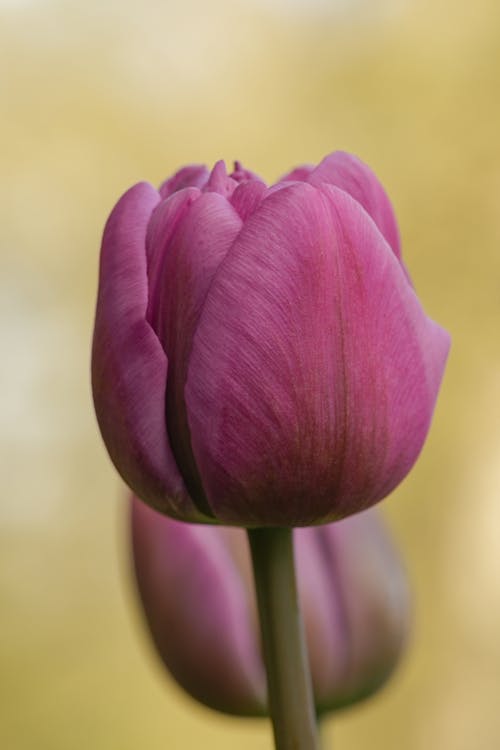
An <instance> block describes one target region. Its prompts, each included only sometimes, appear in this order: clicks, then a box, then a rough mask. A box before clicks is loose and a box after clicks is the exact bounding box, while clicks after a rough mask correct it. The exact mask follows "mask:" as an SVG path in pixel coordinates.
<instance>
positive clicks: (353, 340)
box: [92, 152, 449, 527]
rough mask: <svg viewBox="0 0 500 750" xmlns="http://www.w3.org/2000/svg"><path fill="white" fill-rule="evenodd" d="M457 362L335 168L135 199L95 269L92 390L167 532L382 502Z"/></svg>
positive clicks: (386, 208)
mask: <svg viewBox="0 0 500 750" xmlns="http://www.w3.org/2000/svg"><path fill="white" fill-rule="evenodd" d="M448 348H449V338H448V335H447V333H446V332H445V331H443V329H441V328H440V327H439V326H438V325H437V324H436V323H434V322H433V321H432V320H430V319H429V318H428V317H427V316H426V315H425V313H424V311H423V310H422V307H421V305H420V302H419V300H418V298H417V296H416V294H415V291H414V289H413V287H412V285H411V283H410V281H409V277H408V274H407V271H406V269H405V267H404V266H403V264H402V261H401V251H400V242H399V234H398V229H397V225H396V220H395V217H394V214H393V211H392V208H391V205H390V202H389V200H388V198H387V196H386V194H385V192H384V190H383V188H382V186H381V185H380V183H379V182H378V180H377V178H376V177H375V175H374V174H373V173H372V172H371V171H370V170H369V169H368V167H367V166H366V165H364V164H363V163H362V162H360V161H359V160H358V159H356V158H355V157H353V156H350V155H348V154H345V153H341V152H336V153H334V154H331V155H330V156H328V157H326V158H325V159H324V160H323V161H322V162H321V164H320V165H319V166H317V167H316V168H313V167H307V166H306V167H301V168H298V169H296V170H294V171H292V172H291V173H290V174H288V175H287V176H285V177H284V178H283V179H282V180H281V181H279V182H278V183H277V184H275V185H273V186H272V187H267V186H266V185H265V184H264V182H263V181H262V180H260V179H259V178H258V177H257V176H255V175H254V174H252V173H251V172H249V171H247V170H245V169H243V167H242V166H241V165H240V164H238V163H237V164H236V165H235V170H234V172H233V173H232V174H231V175H227V173H226V170H225V167H224V164H223V163H222V162H219V163H218V164H216V165H215V167H214V169H213V170H212V172H210V173H209V172H208V170H206V169H205V167H201V166H190V167H185V168H184V169H182V170H180V171H179V172H177V173H176V174H175V175H174V176H173V177H171V178H170V179H169V180H167V181H166V182H165V183H164V184H163V185H162V186H161V187H160V189H159V191H158V190H156V189H155V188H153V187H152V186H151V185H149V184H147V183H140V184H138V185H136V186H134V187H133V188H131V189H130V190H129V191H128V192H127V193H126V194H125V195H124V196H123V197H122V198H121V199H120V201H119V202H118V204H117V206H116V207H115V209H114V210H113V212H112V214H111V216H110V218H109V220H108V223H107V225H106V229H105V231H104V238H103V243H102V252H101V266H100V281H99V295H98V302H97V313H96V323H95V332H94V345H93V361H92V381H93V392H94V401H95V407H96V412H97V417H98V421H99V425H100V428H101V432H102V435H103V438H104V441H105V443H106V446H107V448H108V451H109V454H110V456H111V458H112V460H113V462H114V463H115V465H116V467H117V469H118V471H119V472H120V474H121V475H122V477H123V478H124V480H125V481H126V482H127V483H128V485H129V486H130V487H131V488H132V489H133V491H134V492H135V493H136V494H137V495H138V496H139V497H141V499H142V500H144V501H145V502H146V503H148V504H149V505H151V506H153V507H154V508H156V509H158V510H160V511H162V512H163V513H165V514H167V515H170V516H172V517H174V518H178V519H182V520H187V521H205V522H212V523H213V522H219V523H223V524H231V525H240V526H248V527H252V526H273V525H278V526H284V525H285V526H300V525H308V524H317V523H325V522H328V521H332V520H336V519H339V518H342V517H345V516H348V515H350V514H352V513H355V512H358V511H361V510H363V509H365V508H368V507H369V506H371V505H373V504H374V503H375V502H377V501H378V500H380V499H381V498H383V497H384V496H386V495H387V494H388V493H389V492H391V491H392V490H393V489H394V488H395V487H396V486H397V484H398V483H399V482H400V481H401V480H402V479H403V478H404V477H405V475H406V474H407V473H408V471H409V470H410V468H411V467H412V465H413V464H414V462H415V460H416V458H417V456H418V454H419V452H420V450H421V448H422V445H423V443H424V440H425V437H426V434H427V431H428V429H429V425H430V421H431V416H432V412H433V409H434V404H435V400H436V397H437V393H438V389H439V384H440V381H441V377H442V374H443V370H444V365H445V360H446V357H447V353H448Z"/></svg>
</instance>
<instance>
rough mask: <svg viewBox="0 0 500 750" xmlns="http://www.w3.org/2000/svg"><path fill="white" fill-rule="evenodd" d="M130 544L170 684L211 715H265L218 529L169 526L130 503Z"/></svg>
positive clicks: (240, 600) (252, 635) (243, 599)
mask: <svg viewBox="0 0 500 750" xmlns="http://www.w3.org/2000/svg"><path fill="white" fill-rule="evenodd" d="M132 537H133V549H134V562H135V571H136V577H137V583H138V587H139V591H140V594H141V598H142V602H143V605H144V610H145V612H146V615H147V619H148V623H149V627H150V629H151V633H152V635H153V638H154V641H155V643H156V646H157V648H158V651H159V653H160V655H161V657H162V659H163V661H164V662H165V664H166V666H167V668H168V669H169V670H170V671H171V673H172V674H173V676H174V677H175V679H176V680H177V681H178V682H179V683H180V684H181V685H182V686H183V687H184V688H185V689H186V690H187V691H188V692H189V693H191V695H193V696H194V697H195V698H197V699H198V700H200V701H201V702H202V703H205V704H206V705H208V706H211V707H212V708H215V709H217V710H220V711H225V712H228V713H235V714H238V715H248V716H250V715H262V714H263V713H265V703H266V696H265V676H264V669H263V664H262V658H261V656H260V653H259V651H258V645H257V640H258V639H257V635H256V631H255V628H254V626H253V624H252V623H253V618H252V615H251V612H250V608H249V601H248V593H247V590H246V587H245V585H244V583H243V580H242V578H241V576H240V575H239V573H238V569H237V568H236V567H235V565H234V563H233V560H232V558H231V554H230V552H229V550H228V549H227V547H226V546H225V545H224V544H223V543H222V538H221V536H220V534H219V529H218V528H216V527H215V528H214V527H207V526H200V525H191V524H184V523H179V522H176V521H171V520H170V519H168V518H165V517H163V516H159V515H158V514H157V513H155V511H153V510H151V509H150V508H148V507H147V506H145V505H144V504H143V503H141V502H140V501H138V500H137V499H134V500H133V504H132ZM241 542H242V543H243V544H245V542H246V540H245V539H244V538H243V537H242V539H241Z"/></svg>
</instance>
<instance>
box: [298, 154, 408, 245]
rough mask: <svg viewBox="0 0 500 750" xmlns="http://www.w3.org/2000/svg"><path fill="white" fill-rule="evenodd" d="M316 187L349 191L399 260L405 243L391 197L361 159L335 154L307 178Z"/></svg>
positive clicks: (349, 155) (326, 157)
mask: <svg viewBox="0 0 500 750" xmlns="http://www.w3.org/2000/svg"><path fill="white" fill-rule="evenodd" d="M307 179H308V182H310V183H311V184H312V185H320V184H321V183H325V182H326V183H327V184H330V185H335V187H338V188H340V189H341V190H345V191H346V193H349V195H350V196H351V197H352V198H354V200H356V201H358V203H360V204H361V205H362V206H363V208H364V209H365V211H366V212H367V213H369V214H370V216H371V217H372V219H373V221H374V222H375V224H376V225H377V226H378V228H379V229H380V231H381V232H382V234H383V235H384V237H385V239H386V240H387V242H388V243H389V245H390V246H391V247H392V249H393V250H394V253H395V254H396V256H397V257H398V258H400V257H401V243H400V239H399V229H398V225H397V221H396V216H395V214H394V210H393V208H392V205H391V202H390V200H389V198H388V197H387V193H386V192H385V190H384V188H383V187H382V185H381V183H380V182H379V180H378V178H377V177H376V175H375V174H374V173H373V172H372V170H371V169H370V168H369V167H368V166H367V165H366V164H365V163H364V162H362V161H361V159H358V158H357V156H353V155H352V154H347V153H346V152H345V151H335V152H334V153H333V154H330V156H325V158H324V159H323V161H322V162H321V163H320V164H319V165H318V166H317V167H316V169H315V170H314V171H313V172H311V174H310V175H309V177H308V178H307Z"/></svg>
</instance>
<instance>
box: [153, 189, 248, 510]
mask: <svg viewBox="0 0 500 750" xmlns="http://www.w3.org/2000/svg"><path fill="white" fill-rule="evenodd" d="M241 226H242V223H241V219H240V218H239V216H238V214H237V213H236V211H235V210H234V209H233V207H232V206H231V205H230V204H229V203H228V201H227V200H226V198H225V197H223V196H222V195H220V194H219V193H217V192H207V193H203V194H202V195H201V196H200V197H199V198H198V200H196V201H195V202H194V203H192V204H191V205H190V206H189V208H188V209H187V211H186V212H185V214H184V216H183V218H182V219H181V221H180V222H179V223H178V225H177V228H176V231H175V233H174V234H173V236H172V238H171V239H170V242H169V244H168V247H167V249H166V251H165V252H164V256H165V260H164V268H163V273H162V284H163V286H162V289H161V291H160V293H159V304H158V308H157V313H156V315H157V320H158V323H157V325H156V326H155V327H156V330H157V331H158V333H159V336H160V338H161V340H162V342H163V345H164V349H165V351H166V353H167V356H168V360H169V374H168V383H167V425H168V431H169V435H170V441H171V445H172V449H173V452H174V455H175V458H176V460H177V464H178V466H179V468H180V470H181V472H182V475H183V477H184V480H185V482H186V485H187V487H188V490H189V492H190V494H191V496H192V497H193V500H194V501H195V502H196V503H197V505H198V507H200V509H203V511H204V512H206V513H208V512H209V508H208V507H207V505H206V499H205V494H204V490H203V487H202V486H201V483H200V480H199V476H198V470H197V467H196V464H195V462H194V460H193V456H192V452H191V442H190V435H189V429H188V426H187V422H186V411H185V405H184V385H185V382H186V378H187V366H188V362H189V357H190V354H191V345H192V339H193V334H194V331H195V329H196V326H197V324H198V319H199V316H200V312H201V310H202V307H203V304H204V302H205V297H206V294H207V291H208V289H209V287H210V284H211V282H212V279H213V277H214V274H215V272H216V271H217V269H218V267H219V265H220V263H221V261H222V260H223V258H224V257H225V255H226V253H227V251H228V250H229V247H230V246H231V244H232V243H233V241H234V239H235V237H236V235H237V234H238V232H239V231H240V229H241ZM159 240H160V241H161V236H160V237H159Z"/></svg>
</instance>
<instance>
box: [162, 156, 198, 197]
mask: <svg viewBox="0 0 500 750" xmlns="http://www.w3.org/2000/svg"><path fill="white" fill-rule="evenodd" d="M209 176H210V172H209V171H208V169H207V168H206V167H205V166H204V165H203V164H191V165H190V166H189V167H183V168H182V169H179V171H178V172H176V173H175V174H174V175H172V177H169V179H168V180H165V182H163V183H162V184H161V186H160V189H159V193H160V195H161V197H162V198H163V199H165V198H168V197H169V196H170V195H172V193H175V192H177V191H178V190H182V189H183V188H187V187H196V188H199V189H200V190H201V189H202V188H203V187H205V185H206V183H207V182H208V178H209Z"/></svg>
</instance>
